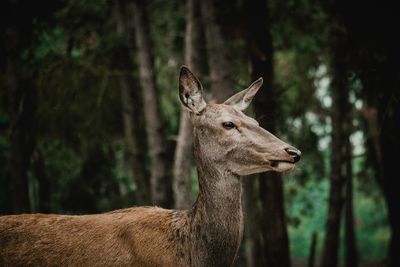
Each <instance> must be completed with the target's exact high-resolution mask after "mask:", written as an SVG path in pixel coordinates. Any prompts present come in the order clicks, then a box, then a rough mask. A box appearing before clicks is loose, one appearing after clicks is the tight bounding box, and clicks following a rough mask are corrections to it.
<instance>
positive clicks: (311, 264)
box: [308, 232, 318, 267]
mask: <svg viewBox="0 0 400 267" xmlns="http://www.w3.org/2000/svg"><path fill="white" fill-rule="evenodd" d="M317 241H318V234H317V232H313V234H312V237H311V245H310V254H309V256H308V267H314V266H315V252H316V249H317Z"/></svg>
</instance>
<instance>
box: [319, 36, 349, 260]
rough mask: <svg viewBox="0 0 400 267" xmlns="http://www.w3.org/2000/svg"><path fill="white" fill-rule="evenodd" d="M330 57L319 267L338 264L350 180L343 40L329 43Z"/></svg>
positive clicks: (346, 88) (347, 108)
mask: <svg viewBox="0 0 400 267" xmlns="http://www.w3.org/2000/svg"><path fill="white" fill-rule="evenodd" d="M332 44H333V46H332V52H331V53H332V58H331V77H332V78H331V79H332V80H331V94H332V111H331V112H332V115H331V118H332V135H331V136H332V141H331V170H330V190H329V203H328V205H329V206H328V217H327V221H326V228H325V240H324V244H323V252H322V258H321V267H336V266H337V265H338V251H339V233H340V222H341V217H342V209H343V204H344V200H345V199H344V185H345V181H346V180H347V179H349V177H348V175H349V174H348V173H347V166H346V164H347V162H346V161H347V156H346V143H347V142H348V139H349V133H348V132H347V131H346V127H345V124H346V121H347V117H346V116H347V115H348V111H349V110H350V109H349V100H348V94H349V88H348V84H347V75H346V74H347V72H346V62H345V53H344V47H343V44H342V40H336V39H334V40H332Z"/></svg>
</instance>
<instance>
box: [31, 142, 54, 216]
mask: <svg viewBox="0 0 400 267" xmlns="http://www.w3.org/2000/svg"><path fill="white" fill-rule="evenodd" d="M32 164H33V170H34V174H35V178H36V180H37V181H38V185H39V194H38V195H39V201H38V202H39V203H38V204H39V206H38V210H37V211H38V212H40V213H50V212H51V183H50V180H49V177H48V176H47V172H46V167H45V162H44V159H43V154H42V151H40V149H36V150H35V152H34V153H33V156H32Z"/></svg>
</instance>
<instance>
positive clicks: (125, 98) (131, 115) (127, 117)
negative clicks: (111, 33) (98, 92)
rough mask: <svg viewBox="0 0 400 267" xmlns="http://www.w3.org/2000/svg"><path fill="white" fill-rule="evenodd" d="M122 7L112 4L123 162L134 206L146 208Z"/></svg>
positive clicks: (138, 114) (135, 91)
mask: <svg viewBox="0 0 400 267" xmlns="http://www.w3.org/2000/svg"><path fill="white" fill-rule="evenodd" d="M125 10H126V6H125V5H124V2H123V1H116V6H115V18H116V22H117V25H116V26H117V33H118V35H119V38H120V40H121V43H122V44H121V46H120V47H119V48H118V51H117V52H116V54H117V55H116V65H117V66H116V68H117V69H118V73H119V74H118V77H117V79H118V82H119V85H120V88H121V104H122V118H123V125H124V135H125V145H126V152H125V161H126V162H127V163H128V164H129V166H130V168H131V170H132V174H133V178H134V181H135V183H136V185H137V188H138V190H137V194H136V203H137V204H138V205H149V204H150V203H151V196H150V184H149V180H148V177H149V176H150V175H149V173H148V170H147V168H146V164H145V162H146V149H147V148H146V145H145V142H143V140H145V136H146V133H145V129H144V127H143V126H144V118H143V103H142V95H141V92H140V89H139V86H138V85H137V83H135V81H134V79H133V77H132V75H133V71H134V70H133V64H132V58H133V49H132V45H131V44H130V40H129V38H128V37H129V36H130V30H131V29H130V27H129V26H130V25H129V23H128V22H127V18H126V14H124V11H125Z"/></svg>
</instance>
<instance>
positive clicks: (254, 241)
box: [243, 175, 265, 267]
mask: <svg viewBox="0 0 400 267" xmlns="http://www.w3.org/2000/svg"><path fill="white" fill-rule="evenodd" d="M256 177H257V176H255V175H253V176H252V177H246V178H245V179H243V189H244V190H243V198H244V204H245V209H244V223H245V231H244V234H245V240H244V243H245V244H246V246H247V248H246V254H245V256H246V267H261V266H265V263H264V257H263V256H264V255H263V245H262V239H261V229H260V207H259V202H260V198H259V194H258V192H257V191H256V185H255V182H257V179H256Z"/></svg>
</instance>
